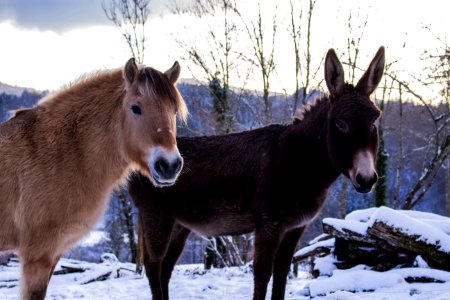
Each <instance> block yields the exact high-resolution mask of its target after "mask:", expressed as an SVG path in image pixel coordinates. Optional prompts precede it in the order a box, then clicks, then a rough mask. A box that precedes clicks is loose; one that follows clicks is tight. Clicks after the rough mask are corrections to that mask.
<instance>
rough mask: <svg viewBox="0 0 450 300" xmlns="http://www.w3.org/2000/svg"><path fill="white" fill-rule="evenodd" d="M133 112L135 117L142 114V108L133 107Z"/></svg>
mask: <svg viewBox="0 0 450 300" xmlns="http://www.w3.org/2000/svg"><path fill="white" fill-rule="evenodd" d="M131 110H132V111H133V114H135V115H141V114H142V111H141V108H140V107H139V106H137V105H131Z"/></svg>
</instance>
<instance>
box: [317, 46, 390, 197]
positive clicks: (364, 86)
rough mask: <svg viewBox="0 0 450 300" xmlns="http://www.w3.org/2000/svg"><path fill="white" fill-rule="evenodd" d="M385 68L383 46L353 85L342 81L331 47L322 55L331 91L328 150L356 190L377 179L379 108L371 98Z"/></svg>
mask: <svg viewBox="0 0 450 300" xmlns="http://www.w3.org/2000/svg"><path fill="white" fill-rule="evenodd" d="M383 70H384V48H383V47H380V49H379V50H378V52H377V54H376V55H375V57H374V58H373V60H372V62H371V63H370V65H369V68H368V69H367V71H366V72H365V73H364V75H363V76H362V78H361V79H360V80H359V82H358V83H357V84H356V86H355V87H354V86H353V85H350V84H347V83H345V81H344V70H343V68H342V64H341V63H340V61H339V59H338V58H337V56H336V53H335V52H334V50H333V49H330V50H329V51H328V53H327V57H326V59H325V81H326V83H327V87H328V90H329V92H330V102H331V104H330V105H331V107H330V111H329V114H328V137H327V143H328V151H329V153H330V158H331V160H332V162H333V164H334V165H335V166H336V167H337V168H338V169H339V170H340V171H341V172H342V173H343V174H344V175H345V176H347V177H349V178H350V179H351V181H352V183H353V186H354V187H355V189H356V190H357V191H358V192H361V193H367V192H369V191H370V190H371V189H372V186H373V185H374V184H375V183H376V182H377V180H378V175H377V172H376V171H375V160H376V156H377V151H378V129H377V127H376V125H375V121H376V120H377V119H378V118H379V116H380V110H379V109H378V107H377V106H376V104H375V103H374V102H373V101H372V100H370V95H371V94H372V92H373V91H374V90H375V89H376V88H377V86H378V84H379V82H380V80H381V77H382V75H383Z"/></svg>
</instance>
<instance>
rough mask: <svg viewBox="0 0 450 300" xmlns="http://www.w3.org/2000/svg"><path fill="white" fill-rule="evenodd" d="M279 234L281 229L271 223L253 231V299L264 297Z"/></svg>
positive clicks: (257, 299) (259, 299) (280, 234)
mask: <svg viewBox="0 0 450 300" xmlns="http://www.w3.org/2000/svg"><path fill="white" fill-rule="evenodd" d="M281 236H282V231H281V230H280V229H279V228H276V227H275V226H272V225H268V226H265V227H263V228H260V229H257V230H256V232H255V246H254V247H255V251H254V253H255V254H254V257H253V276H254V290H253V300H264V299H265V298H266V294H267V284H268V283H269V280H270V277H271V276H272V271H273V263H274V260H275V253H276V251H277V249H278V246H279V243H280V240H281Z"/></svg>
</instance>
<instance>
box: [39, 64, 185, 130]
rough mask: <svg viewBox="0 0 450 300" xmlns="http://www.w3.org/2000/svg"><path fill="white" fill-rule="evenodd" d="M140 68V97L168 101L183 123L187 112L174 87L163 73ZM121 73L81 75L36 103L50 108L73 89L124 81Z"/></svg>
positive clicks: (118, 71)
mask: <svg viewBox="0 0 450 300" xmlns="http://www.w3.org/2000/svg"><path fill="white" fill-rule="evenodd" d="M140 68H141V71H140V72H139V78H138V80H139V84H138V87H139V92H140V93H141V94H142V95H146V96H152V97H153V98H154V99H155V100H156V101H167V100H169V101H170V102H171V104H172V105H173V106H174V107H175V108H176V110H177V113H178V115H179V117H180V119H181V120H182V121H183V122H185V121H186V119H187V115H188V110H187V107H186V104H185V102H184V100H183V98H182V96H181V95H180V93H179V92H178V90H177V89H176V88H175V87H174V85H173V84H172V83H171V82H170V81H169V80H168V78H167V77H166V76H164V74H163V73H161V72H159V71H158V70H156V69H154V68H151V67H145V66H141V67H140ZM122 72H123V71H122V68H118V69H114V70H100V71H93V72H91V73H86V74H83V75H81V76H80V77H79V78H77V79H76V80H75V81H73V82H71V83H69V84H67V85H64V86H62V87H61V88H60V89H59V90H57V91H55V92H53V93H50V94H49V95H47V96H45V97H44V98H42V99H41V100H40V101H39V102H38V105H41V106H47V107H49V106H52V105H53V103H55V102H60V101H62V100H61V98H64V97H60V95H61V94H63V93H65V92H67V91H71V90H75V89H83V86H85V85H92V84H93V85H94V86H99V84H100V83H101V82H102V81H111V80H113V79H114V80H116V79H118V78H116V77H119V76H120V80H124V79H123V73H122ZM99 88H100V87H99ZM123 91H125V84H123Z"/></svg>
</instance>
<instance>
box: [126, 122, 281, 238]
mask: <svg viewBox="0 0 450 300" xmlns="http://www.w3.org/2000/svg"><path fill="white" fill-rule="evenodd" d="M285 129H286V126H283V125H271V126H268V127H265V128H259V129H256V130H252V131H246V132H242V133H236V134H230V135H223V136H205V137H194V138H190V137H179V138H177V144H178V147H179V149H180V153H181V154H182V156H183V158H184V161H185V167H184V168H183V171H182V172H181V174H180V176H179V178H178V180H177V183H176V184H175V185H174V186H172V187H170V188H164V189H160V188H154V187H153V186H152V185H151V184H150V182H149V181H148V179H146V178H145V177H143V176H141V175H134V177H133V179H132V180H131V181H130V185H129V189H130V193H131V194H132V195H133V196H134V201H135V202H136V204H137V205H138V207H140V208H141V207H146V209H141V210H140V211H149V212H151V214H152V215H156V214H157V207H160V208H161V211H162V213H163V214H165V215H172V216H174V217H175V218H176V219H177V221H178V222H179V223H180V224H184V225H186V226H187V227H188V228H191V229H193V230H195V231H197V232H199V233H201V234H205V235H218V234H231V233H233V234H238V233H244V232H250V231H252V230H254V222H255V219H254V217H253V214H255V211H256V210H257V209H256V208H257V207H258V206H259V205H261V203H258V202H257V201H256V200H257V199H258V197H257V193H264V192H265V191H266V190H267V188H268V186H267V183H268V182H269V181H268V177H269V176H273V174H271V171H270V170H271V169H272V168H273V163H274V160H273V158H271V157H273V156H275V155H276V153H275V152H276V151H277V148H276V147H274V145H276V144H277V143H276V141H277V139H278V138H279V136H280V134H281V133H282V132H283V131H284V130H285ZM180 195H183V197H180Z"/></svg>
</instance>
